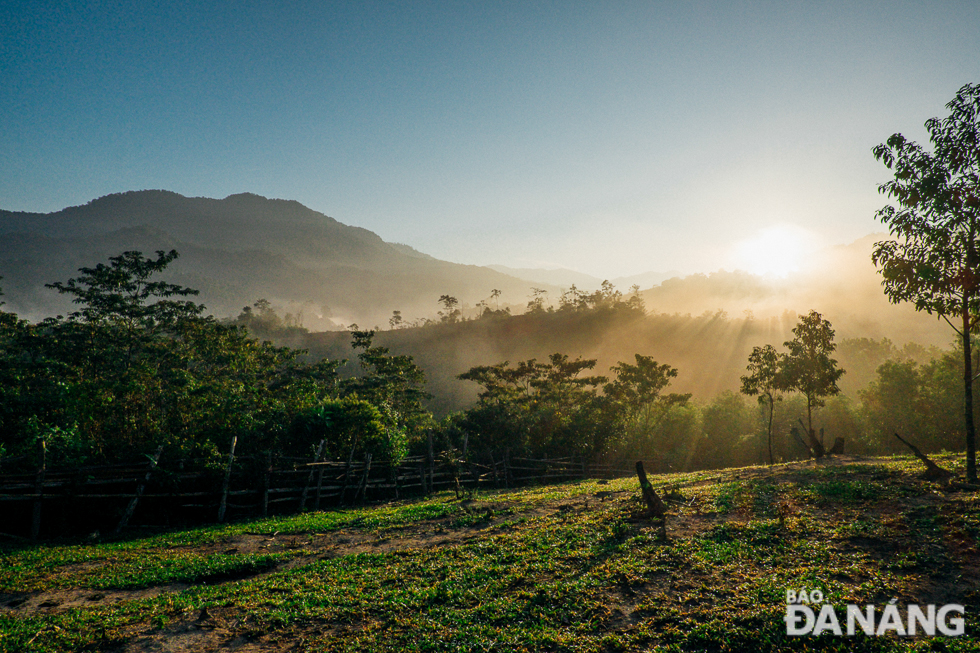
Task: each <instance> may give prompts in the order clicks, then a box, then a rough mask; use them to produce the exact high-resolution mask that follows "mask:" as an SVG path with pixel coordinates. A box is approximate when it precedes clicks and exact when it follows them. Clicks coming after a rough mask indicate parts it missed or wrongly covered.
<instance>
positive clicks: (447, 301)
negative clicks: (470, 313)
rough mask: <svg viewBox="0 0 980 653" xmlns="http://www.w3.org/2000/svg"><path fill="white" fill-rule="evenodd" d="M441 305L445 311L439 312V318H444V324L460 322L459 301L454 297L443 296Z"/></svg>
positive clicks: (440, 299) (440, 301)
mask: <svg viewBox="0 0 980 653" xmlns="http://www.w3.org/2000/svg"><path fill="white" fill-rule="evenodd" d="M439 303H440V304H442V307H443V309H444V310H442V311H439V317H440V318H442V321H443V322H449V323H450V324H452V323H454V322H458V321H459V317H460V315H461V313H460V310H459V308H458V307H459V300H458V299H456V298H455V297H453V296H452V295H442V296H441V297H439Z"/></svg>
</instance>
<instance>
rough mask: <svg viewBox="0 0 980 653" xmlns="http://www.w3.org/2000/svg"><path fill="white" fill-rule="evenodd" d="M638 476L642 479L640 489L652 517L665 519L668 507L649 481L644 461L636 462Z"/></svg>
mask: <svg viewBox="0 0 980 653" xmlns="http://www.w3.org/2000/svg"><path fill="white" fill-rule="evenodd" d="M636 475H637V476H638V477H639V478H640V489H641V490H642V491H643V500H644V501H646V503H647V510H648V512H649V515H650V516H653V517H664V516H665V515H666V514H667V505H666V504H665V503H664V502H663V501H662V500H661V499H660V497H659V496H658V495H657V492H656V491H655V490H654V489H653V486H652V485H650V481H648V480H647V473H646V471H644V469H643V461H642V460H638V461H636Z"/></svg>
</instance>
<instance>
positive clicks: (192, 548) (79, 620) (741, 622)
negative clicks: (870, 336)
mask: <svg viewBox="0 0 980 653" xmlns="http://www.w3.org/2000/svg"><path fill="white" fill-rule="evenodd" d="M960 458H961V456H955V457H954V456H946V457H943V458H941V459H940V462H941V463H942V464H944V465H945V466H947V467H948V468H952V469H956V470H957V471H962V465H960V463H959V461H960ZM920 471H921V465H920V464H919V463H917V462H913V461H911V460H909V459H908V458H893V459H859V458H853V457H843V458H833V459H826V460H824V461H821V462H816V461H806V462H798V463H789V464H784V465H777V466H775V467H773V468H762V467H751V468H742V469H729V470H721V471H715V472H710V473H708V472H698V473H693V474H684V475H665V476H656V477H653V478H652V483H653V484H654V486H655V488H656V489H657V490H658V491H659V492H661V493H662V494H663V495H665V496H668V495H669V496H670V500H669V502H668V503H669V507H670V510H669V513H668V515H667V518H666V522H665V524H664V527H663V528H662V527H661V526H660V524H659V523H658V522H656V521H652V520H650V519H648V518H646V517H644V516H643V512H642V506H641V503H640V498H639V488H638V485H637V482H636V479H635V478H624V479H619V480H613V481H608V482H606V481H583V482H574V483H568V484H564V485H560V486H551V487H539V488H531V489H525V490H522V491H513V490H491V489H486V490H481V491H479V492H478V493H477V494H476V495H474V496H472V497H470V498H466V499H464V500H457V499H456V498H455V497H454V496H451V495H448V494H442V495H437V496H434V497H431V498H428V499H424V500H416V501H407V502H403V503H400V504H394V505H387V506H379V507H373V508H362V509H352V510H344V511H327V512H317V513H308V514H304V515H300V516H295V517H281V518H274V519H268V520H263V521H255V522H247V523H239V524H231V525H225V526H218V527H210V528H203V529H198V530H192V531H175V532H162V533H158V534H152V535H145V534H144V535H134V536H132V537H129V538H124V539H107V540H102V539H100V538H98V536H95V537H94V538H90V539H89V540H88V541H86V542H84V543H79V544H69V543H59V544H52V545H50V546H31V545H27V544H19V545H10V544H8V545H7V546H6V547H5V548H3V549H2V550H0V555H2V559H3V562H4V564H3V565H2V566H0V648H2V649H3V650H5V651H25V650H37V651H50V652H61V651H78V650H118V651H127V652H133V653H135V652H142V651H147V652H148V651H160V650H180V651H185V652H189V653H191V652H194V653H196V652H198V651H211V650H219V649H220V650H239V651H253V652H254V651H273V650H287V649H288V650H293V649H294V648H295V649H300V650H331V651H351V652H353V651H365V652H366V651H371V652H373V651H389V650H390V651H396V650H397V651H478V650H506V651H568V652H573V651H575V652H577V651H582V652H588V653H599V652H607V651H635V650H653V649H656V650H661V648H659V647H663V650H676V651H705V650H707V651H777V650H778V651H804V650H822V651H841V652H843V651H883V652H888V651H912V650H919V651H925V650H949V651H954V650H955V651H975V650H977V649H978V643H977V639H976V633H977V632H978V631H977V628H978V627H980V618H978V608H980V572H978V571H977V570H978V564H980V551H978V537H980V519H978V517H977V514H978V513H977V509H978V508H980V502H978V498H977V495H976V494H975V493H972V492H965V491H948V489H947V490H946V491H944V490H943V488H940V487H939V486H937V485H935V484H933V483H929V482H926V481H922V480H920V479H919V478H918V477H917V474H918V473H919V472H920ZM790 590H791V591H793V592H800V591H802V590H806V591H807V593H808V594H809V593H811V592H814V591H819V592H820V593H821V594H822V600H823V601H824V602H826V603H827V604H829V605H831V606H833V608H834V609H835V610H836V613H837V614H838V615H839V617H840V621H841V623H840V626H841V629H842V630H844V632H845V633H846V627H847V626H846V621H845V620H844V614H845V610H846V606H847V605H858V606H861V610H862V611H863V610H864V609H865V608H864V606H872V608H873V610H874V611H875V615H876V617H875V623H876V624H880V623H882V622H883V614H884V612H885V610H886V607H887V606H888V605H895V606H896V607H897V609H898V613H899V617H900V619H901V620H902V621H903V622H905V620H906V615H907V611H908V608H907V606H910V605H918V606H922V609H923V611H925V610H926V607H925V606H927V605H935V606H937V608H942V607H943V606H944V605H948V604H958V605H960V606H963V608H964V613H965V614H964V620H965V624H964V630H965V635H964V636H959V637H956V636H952V637H943V636H942V635H941V634H939V633H937V636H936V637H921V636H920V637H915V638H905V637H896V636H895V634H894V631H893V632H892V633H891V634H886V635H885V636H881V637H878V636H869V635H866V634H864V633H863V632H862V631H861V630H860V627H858V630H857V634H855V635H851V636H848V635H846V634H843V635H840V636H835V635H833V634H831V633H830V632H827V633H825V634H823V635H822V636H820V637H819V638H817V637H814V636H811V635H801V636H787V634H786V624H785V622H784V617H785V615H786V612H787V605H786V595H787V591H790ZM817 607H818V610H819V606H817ZM949 616H953V617H955V616H958V614H957V613H953V614H952V615H949ZM944 625H948V626H950V628H951V629H954V630H955V624H954V623H952V622H950V621H948V620H947V621H945V623H944ZM885 632H886V633H887V630H886V631H885ZM920 632H921V626H920Z"/></svg>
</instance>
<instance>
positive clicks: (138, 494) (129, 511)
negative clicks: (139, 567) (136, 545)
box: [116, 444, 163, 533]
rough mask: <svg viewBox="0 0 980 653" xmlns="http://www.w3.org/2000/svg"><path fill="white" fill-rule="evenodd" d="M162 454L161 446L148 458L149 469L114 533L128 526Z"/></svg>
mask: <svg viewBox="0 0 980 653" xmlns="http://www.w3.org/2000/svg"><path fill="white" fill-rule="evenodd" d="M162 453H163V445H162V444H161V445H160V446H159V447H157V451H156V453H155V454H153V457H152V458H150V467H149V469H147V470H146V476H144V477H143V482H142V483H140V484H139V485H138V486H136V496H135V497H133V498H132V500H131V501H130V502H129V505H128V506H126V512H124V513H123V516H122V518H121V519H120V520H119V523H118V524H117V525H116V533H121V532H122V530H123V529H124V528H126V525H127V524H129V520H130V518H132V516H133V513H134V512H136V504H137V503H139V500H140V497H141V496H143V490H144V489H145V488H146V484H147V483H149V482H150V476H152V475H153V470H154V469H156V466H157V463H158V462H159V461H160V454H162Z"/></svg>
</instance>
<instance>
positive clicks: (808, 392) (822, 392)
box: [781, 311, 844, 456]
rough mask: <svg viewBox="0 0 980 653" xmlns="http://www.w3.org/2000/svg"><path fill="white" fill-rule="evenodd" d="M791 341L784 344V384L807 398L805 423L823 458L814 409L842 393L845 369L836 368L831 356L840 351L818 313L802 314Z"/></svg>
mask: <svg viewBox="0 0 980 653" xmlns="http://www.w3.org/2000/svg"><path fill="white" fill-rule="evenodd" d="M793 335H794V336H795V337H794V338H793V339H792V340H790V341H788V342H784V343H783V345H784V346H785V347H786V348H787V349H788V350H789V352H788V353H786V354H784V355H783V358H782V361H781V367H782V373H781V376H782V379H781V383H782V384H783V385H784V387H786V388H787V389H790V390H796V391H798V392H799V393H800V394H802V395H803V396H804V397H806V420H807V429H808V431H809V436H810V442H811V444H812V445H814V448H815V449H816V450H817V455H818V456H819V455H822V450H823V442H820V443H819V444H820V446H819V447H817V446H816V444H817V442H816V437H815V435H814V431H813V409H814V408H818V407H820V406H823V405H824V401H823V398H824V397H830V396H833V395H837V394H840V388H838V387H837V380H838V379H840V377H841V376H842V375H843V374H844V370H841V369H838V368H837V361H836V360H834V359H833V358H831V357H830V355H831V354H832V353H833V352H834V350H835V349H836V348H837V345H836V344H835V343H834V330H833V329H832V328H831V325H830V322H828V321H827V320H825V319H823V316H822V315H820V313H818V312H816V311H810V312H809V313H808V314H807V315H801V316H800V321H799V323H797V325H796V326H795V327H794V328H793Z"/></svg>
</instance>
